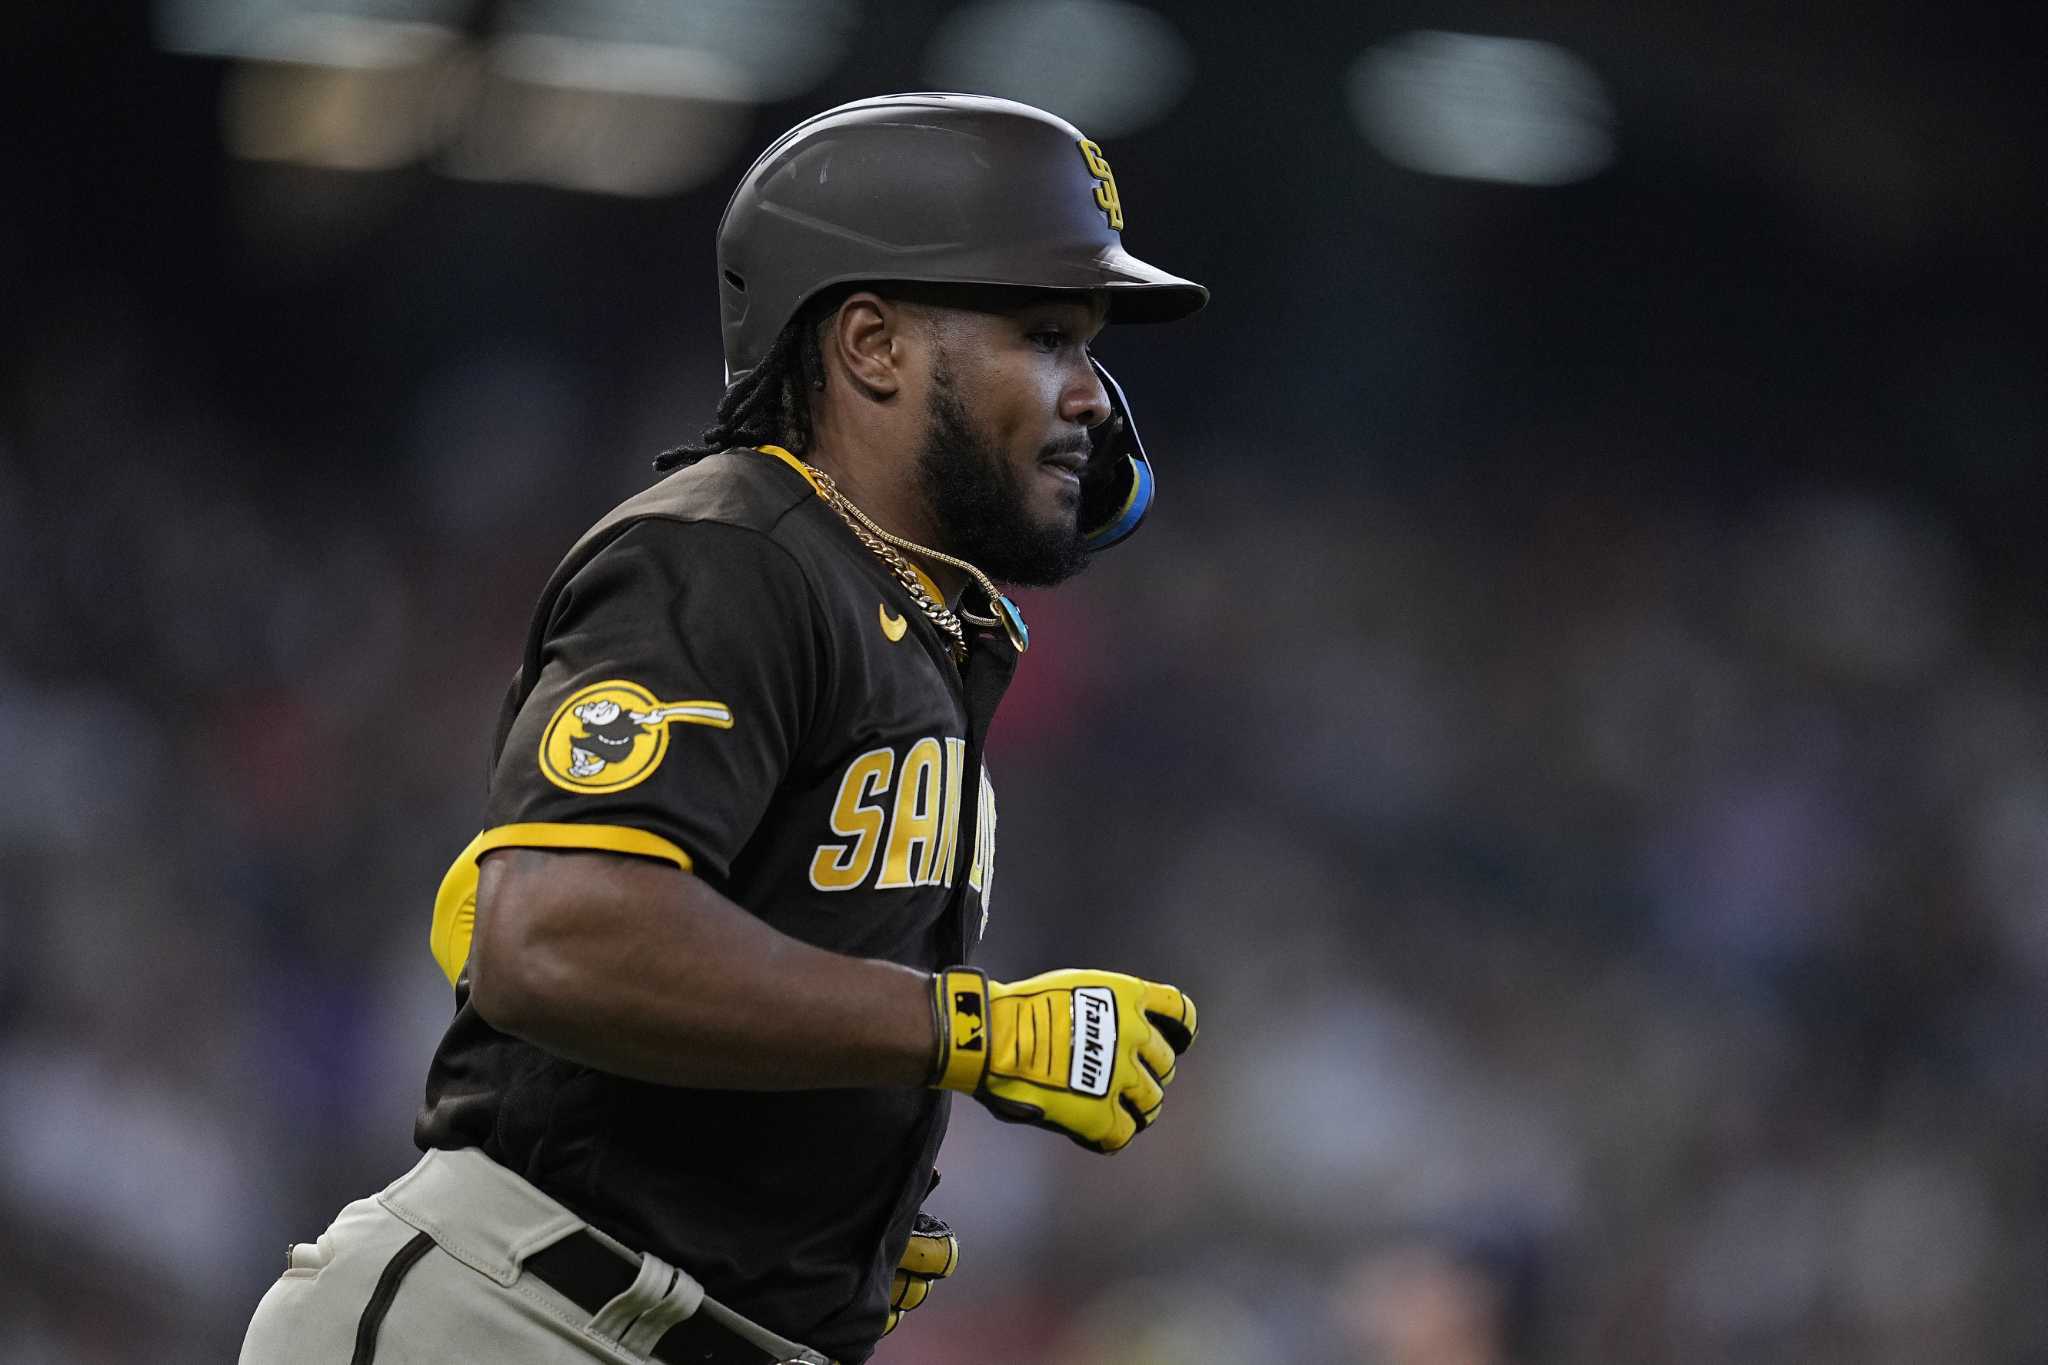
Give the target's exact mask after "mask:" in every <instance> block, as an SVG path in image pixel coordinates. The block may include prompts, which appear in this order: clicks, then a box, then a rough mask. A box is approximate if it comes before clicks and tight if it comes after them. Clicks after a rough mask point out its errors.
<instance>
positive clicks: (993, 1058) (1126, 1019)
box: [931, 967, 1196, 1152]
mask: <svg viewBox="0 0 2048 1365" xmlns="http://www.w3.org/2000/svg"><path fill="white" fill-rule="evenodd" d="M932 1011H933V1014H934V1016H935V1018H936V1021H937V1031H938V1056H937V1059H936V1064H935V1066H934V1068H933V1076H932V1082H931V1083H932V1084H933V1085H935V1086H938V1087H940V1088H942V1089H946V1090H958V1091H960V1092H961V1093H962V1094H967V1095H972V1096H974V1098H976V1099H977V1100H980V1101H981V1102H982V1104H984V1105H985V1106H987V1107H988V1109H989V1111H990V1112H991V1113H993V1114H994V1115H995V1116H996V1117H997V1118H999V1119H1005V1120H1008V1121H1009V1122H1011V1123H1031V1124H1036V1125H1038V1126H1039V1127H1040V1128H1050V1129H1052V1130H1053V1131H1055V1132H1060V1133H1065V1134H1066V1135H1067V1136H1068V1137H1070V1138H1072V1139H1073V1140H1074V1141H1076V1142H1078V1143H1080V1144H1081V1145H1082V1146H1083V1147H1086V1148H1088V1149H1089V1150H1090V1151H1094V1152H1115V1151H1121V1150H1122V1149H1123V1147H1124V1146H1125V1144H1127V1143H1129V1142H1130V1140H1131V1139H1132V1138H1134V1137H1136V1136H1137V1135H1138V1134H1139V1133H1141V1132H1143V1131H1144V1130H1145V1129H1146V1128H1147V1127H1148V1126H1150V1124H1151V1123H1152V1121H1153V1120H1154V1119H1156V1118H1158V1117H1159V1110H1160V1107H1161V1106H1162V1105H1164V1104H1165V1102H1166V1093H1165V1089H1166V1087H1167V1086H1168V1085H1169V1084H1171V1083H1172V1081H1173V1071H1174V1059H1175V1058H1176V1057H1178V1056H1179V1055H1180V1054H1181V1053H1183V1052H1185V1051H1187V1049H1188V1047H1189V1045H1190V1044H1192V1043H1193V1042H1194V1041H1195V1027H1196V1025H1195V1002H1194V1001H1192V1000H1190V999H1188V998H1187V997H1186V996H1185V995H1182V994H1181V993H1180V992H1179V991H1177V990H1175V989H1174V988H1173V987H1171V986H1164V985H1161V984H1159V983H1158V982H1156V981H1141V980H1139V979H1138V978H1137V977H1135V976H1125V975H1123V974H1121V973H1119V972H1097V971H1085V970H1072V969H1069V970H1065V971H1057V972H1046V973H1044V974H1042V975H1039V976H1034V977H1031V978H1030V979H1029V980H1025V981H1017V982H1013V983H1011V984H1009V985H1005V984H1003V983H1002V982H1000V981H990V980H989V979H988V977H987V976H986V975H985V974H984V973H982V972H979V971H977V970H975V969H974V968H972V967H951V968H948V969H947V970H945V971H943V972H939V973H937V974H936V975H934V976H933V978H932Z"/></svg>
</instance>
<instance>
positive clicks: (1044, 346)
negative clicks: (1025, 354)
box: [1030, 326, 1067, 352]
mask: <svg viewBox="0 0 2048 1365" xmlns="http://www.w3.org/2000/svg"><path fill="white" fill-rule="evenodd" d="M1030 338H1031V344H1032V345H1034V346H1036V347H1038V348H1039V349H1040V350H1042V351H1046V352H1052V351H1057V350H1059V349H1060V348H1061V347H1063V346H1065V345H1066V344H1067V333H1066V329H1065V328H1062V327H1052V326H1046V327H1034V328H1033V329H1032V330H1031V332H1030Z"/></svg>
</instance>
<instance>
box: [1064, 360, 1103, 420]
mask: <svg viewBox="0 0 2048 1365" xmlns="http://www.w3.org/2000/svg"><path fill="white" fill-rule="evenodd" d="M1109 414H1110V406H1109V390H1107V389H1105V388H1104V387H1103V386H1102V376H1101V375H1099V374H1097V373H1096V372H1095V367H1094V366H1093V365H1091V364H1086V363H1084V364H1083V365H1082V366H1081V367H1080V370H1079V372H1078V373H1076V374H1075V375H1074V377H1073V378H1072V379H1070V380H1069V381H1068V382H1067V386H1066V388H1065V389H1064V390H1062V391H1061V393H1060V419H1061V420H1062V421H1067V422H1072V423H1074V424H1076V425H1077V426H1083V427H1088V428H1090V429H1093V428H1095V427H1099V426H1101V425H1102V424H1103V423H1104V422H1107V421H1108V420H1109Z"/></svg>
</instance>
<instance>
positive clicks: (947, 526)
mask: <svg viewBox="0 0 2048 1365" xmlns="http://www.w3.org/2000/svg"><path fill="white" fill-rule="evenodd" d="M928 418H929V420H928V421H927V422H926V424H925V437H924V447H923V449H921V450H920V451H919V452H918V456H917V478H918V484H919V487H920V488H921V489H922V490H923V492H924V496H925V500H926V502H927V503H928V504H929V505H930V507H931V510H932V515H933V519H934V521H935V522H936V523H937V525H938V528H939V532H940V535H941V537H942V538H943V541H944V544H945V548H946V549H947V551H948V552H950V553H952V554H955V555H958V556H959V557H960V558H962V559H964V560H966V561H967V562H968V563H970V564H972V565H974V566H975V567H976V568H978V569H980V570H981V571H982V572H983V573H985V574H987V575H988V576H989V577H990V578H993V579H995V580H996V581H997V582H998V583H1008V584H1014V585H1016V586H1019V587H1026V588H1049V587H1052V586H1053V585H1054V584H1056V583H1064V582H1066V581H1067V580H1068V579H1069V578H1072V577H1073V576H1074V575H1075V574H1077V573H1079V572H1081V570H1083V569H1085V568H1086V567H1088V546H1087V542H1086V541H1085V540H1083V539H1082V536H1081V529H1080V517H1079V506H1078V503H1077V504H1076V510H1075V514H1074V515H1073V516H1072V517H1071V518H1068V519H1063V520H1055V521H1052V522H1041V521H1035V520H1033V519H1032V516H1031V513H1030V510H1029V508H1028V506H1027V504H1026V501H1025V497H1024V489H1023V486H1022V482H1021V480H1020V479H1019V478H1018V475H1017V470H1016V468H1015V466H1013V465H1012V464H1011V463H1010V462H1009V461H1008V460H1007V459H1005V458H1004V457H1003V453H1002V452H1001V451H1000V450H997V449H996V447H995V445H994V443H993V442H991V441H989V440H988V439H987V438H986V437H985V436H983V435H982V433H981V432H979V431H977V430H976V429H975V426H974V423H973V421H972V419H970V418H969V416H968V413H967V408H966V406H965V405H964V404H962V403H961V401H960V396H959V394H958V393H957V392H955V391H954V388H953V377H952V375H951V374H949V373H948V372H947V371H946V370H945V368H944V367H943V366H941V367H940V368H939V369H938V370H937V371H935V372H934V374H933V375H932V392H931V405H930V412H929V414H928ZM1042 453H1045V454H1051V453H1052V448H1051V447H1048V448H1047V450H1046V451H1045V452H1042Z"/></svg>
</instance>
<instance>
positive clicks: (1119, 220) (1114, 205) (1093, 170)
mask: <svg viewBox="0 0 2048 1365" xmlns="http://www.w3.org/2000/svg"><path fill="white" fill-rule="evenodd" d="M1081 159H1082V160H1083V161H1085V162H1087V163H1088V174H1090V175H1092V176H1094V177H1095V178H1096V179H1097V180H1100V181H1101V182H1102V183H1101V184H1100V185H1097V186H1096V187H1095V207H1096V208H1099V209H1101V210H1102V216H1103V217H1105V218H1107V219H1109V225H1110V226H1111V227H1113V228H1115V229H1116V230H1117V231H1118V232H1122V231H1123V230H1124V201H1123V199H1122V197H1121V196H1119V195H1118V194H1117V192H1116V177H1115V176H1114V175H1112V174H1110V170H1109V163H1108V162H1107V161H1104V160H1103V159H1102V148H1100V147H1098V146H1096V145H1095V144H1094V143H1092V142H1090V141H1089V140H1088V139H1087V138H1085V137H1084V138H1082V139H1081Z"/></svg>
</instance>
